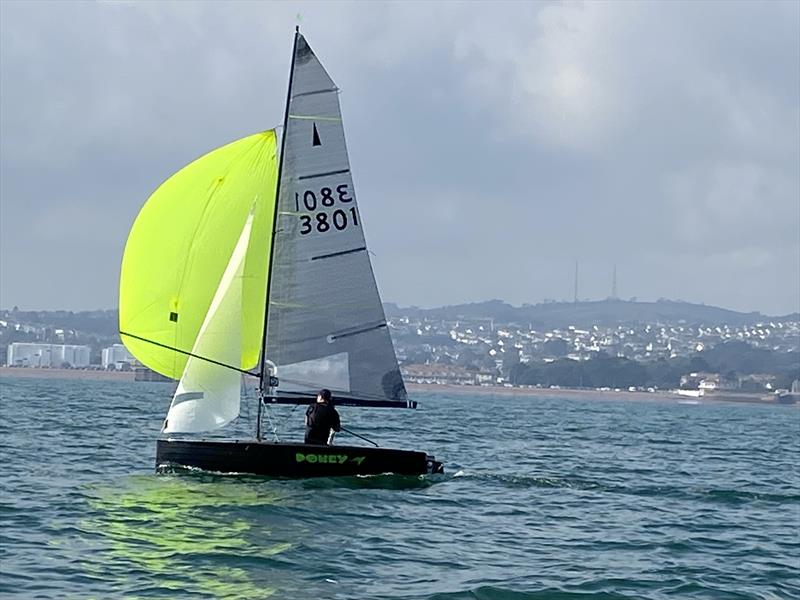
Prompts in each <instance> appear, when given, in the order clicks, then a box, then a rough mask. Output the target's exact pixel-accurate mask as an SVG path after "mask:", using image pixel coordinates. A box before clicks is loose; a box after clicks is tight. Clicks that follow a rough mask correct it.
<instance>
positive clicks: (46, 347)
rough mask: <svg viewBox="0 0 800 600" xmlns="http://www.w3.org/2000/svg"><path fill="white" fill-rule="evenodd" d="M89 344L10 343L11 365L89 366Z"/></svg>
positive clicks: (9, 360)
mask: <svg viewBox="0 0 800 600" xmlns="http://www.w3.org/2000/svg"><path fill="white" fill-rule="evenodd" d="M90 356H91V350H90V349H89V346H76V345H72V344H39V343H33V342H14V343H13V344H9V345H8V358H7V360H6V362H7V364H8V366H9V367H39V368H42V367H48V368H49V367H52V368H60V367H63V366H69V367H78V368H79V367H88V366H89V360H90Z"/></svg>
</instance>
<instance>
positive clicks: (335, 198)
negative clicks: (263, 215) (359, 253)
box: [294, 183, 358, 235]
mask: <svg viewBox="0 0 800 600" xmlns="http://www.w3.org/2000/svg"><path fill="white" fill-rule="evenodd" d="M352 202H353V196H351V195H350V189H349V184H347V183H343V184H341V185H337V186H335V187H327V186H326V187H323V188H319V189H318V190H304V191H302V192H295V194H294V207H295V210H296V211H297V212H298V213H299V212H304V213H305V212H308V213H311V214H301V215H299V217H300V235H308V234H309V233H311V232H312V231H316V232H318V233H327V232H329V231H344V230H345V229H347V228H348V227H358V212H357V211H356V207H355V206H345V207H344V208H336V209H335V210H333V211H330V212H329V211H327V210H325V209H328V208H334V207H336V206H337V205H341V204H345V205H347V204H350V203H352Z"/></svg>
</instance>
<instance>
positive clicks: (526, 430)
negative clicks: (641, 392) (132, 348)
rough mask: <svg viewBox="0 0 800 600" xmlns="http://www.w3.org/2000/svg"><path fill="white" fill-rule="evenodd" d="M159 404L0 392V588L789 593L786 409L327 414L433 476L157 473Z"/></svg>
mask: <svg viewBox="0 0 800 600" xmlns="http://www.w3.org/2000/svg"><path fill="white" fill-rule="evenodd" d="M170 392H171V388H170V386H169V384H159V383H136V382H113V381H112V382H107V381H106V382H99V381H80V380H63V381H62V380H56V379H49V380H48V379H40V380H34V379H13V378H3V379H0V409H2V414H1V415H0V417H1V418H0V443H1V444H2V448H1V456H2V460H1V461H0V483H1V484H2V486H1V487H2V489H1V490H0V597H3V598H25V599H29V598H48V599H50V598H81V599H90V598H96V599H106V598H170V599H176V598H198V599H201V598H231V599H257V598H276V599H283V598H288V599H324V598H335V599H339V598H341V599H353V598H366V599H373V598H374V599H404V600H405V599H409V600H410V599H426V600H467V599H481V600H501V599H509V600H528V599H530V600H539V599H553V600H589V599H598V600H600V599H602V600H616V599H619V600H627V599H640V598H641V599H652V600H661V599H667V598H669V599H673V598H692V599H742V600H744V599H761V600H778V599H791V598H800V460H799V459H800V410H798V408H797V407H792V406H776V405H770V406H766V405H763V406H762V405H745V404H724V403H715V404H702V403H701V404H696V405H690V404H680V403H678V402H676V401H674V400H667V399H661V400H653V401H631V400H626V399H625V398H624V394H620V397H619V398H618V399H584V400H575V399H564V398H559V397H558V395H557V391H554V392H553V396H552V397H524V398H523V397H512V396H491V395H463V394H458V395H447V394H440V393H418V394H415V397H416V399H417V400H418V401H419V403H420V404H419V408H418V409H417V410H392V409H374V410H367V409H363V408H347V407H342V408H340V409H339V410H340V413H341V414H342V420H343V423H344V424H345V426H346V427H348V428H350V429H352V430H353V431H356V432H359V433H360V434H362V435H364V436H366V437H368V438H370V439H372V440H374V441H375V442H377V443H378V444H380V445H381V446H388V447H398V448H405V449H415V450H424V451H427V452H428V453H430V454H434V455H435V456H436V458H437V459H439V460H442V461H443V462H444V463H445V469H446V471H445V474H444V475H434V476H425V477H398V476H391V475H382V476H375V477H348V478H322V479H307V480H287V479H269V478H263V477H254V476H230V475H229V476H223V475H215V474H209V473H201V472H195V473H181V474H171V475H156V474H155V473H154V455H155V439H156V437H157V435H158V431H159V427H160V425H161V422H162V419H163V417H164V414H165V412H166V409H167V407H168V405H169V400H170ZM251 405H252V403H251V402H249V401H248V402H245V405H244V407H243V411H242V416H241V417H240V420H239V421H240V422H239V423H237V424H236V426H235V428H238V429H239V431H240V433H241V434H242V435H246V433H247V430H248V429H249V427H250V426H251V425H252V423H253V420H254V414H253V413H254V412H255V407H254V406H252V408H251ZM303 412H304V411H303V409H302V408H299V409H297V408H296V407H280V410H272V411H271V412H270V414H269V415H268V416H269V420H268V423H267V421H265V423H267V427H266V428H267V431H268V434H269V436H270V437H273V436H274V435H276V433H277V435H278V436H279V437H280V439H282V440H292V439H298V440H299V439H301V438H302V432H303V425H302V416H303ZM338 441H339V442H341V443H345V442H346V443H360V441H359V440H358V439H356V438H345V437H339V438H338Z"/></svg>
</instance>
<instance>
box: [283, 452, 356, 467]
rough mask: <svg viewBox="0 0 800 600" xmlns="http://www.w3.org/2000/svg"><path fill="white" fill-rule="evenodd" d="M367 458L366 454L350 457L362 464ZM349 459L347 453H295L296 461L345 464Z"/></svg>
mask: <svg viewBox="0 0 800 600" xmlns="http://www.w3.org/2000/svg"><path fill="white" fill-rule="evenodd" d="M365 458H366V456H354V457H352V458H351V459H350V462H354V463H356V464H357V465H360V464H361V463H362V462H364V459H365ZM347 459H348V456H347V454H303V453H302V452H298V453H297V454H295V455H294V460H295V462H299V463H301V462H307V463H312V464H314V463H321V464H324V465H343V464H344V463H346V462H347Z"/></svg>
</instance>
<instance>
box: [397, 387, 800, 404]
mask: <svg viewBox="0 0 800 600" xmlns="http://www.w3.org/2000/svg"><path fill="white" fill-rule="evenodd" d="M406 387H407V388H408V391H409V392H415V391H419V392H429V393H447V394H468V395H488V396H514V397H536V398H543V397H546V398H560V399H565V400H632V401H638V402H642V401H644V402H647V401H649V402H663V401H674V402H677V403H682V404H705V403H709V402H733V403H747V404H767V405H771V404H780V403H779V402H778V401H777V400H774V399H772V398H769V397H768V395H767V394H763V393H738V392H717V393H707V394H706V395H704V396H700V397H699V398H688V397H686V396H682V395H680V394H678V393H677V392H675V391H672V390H657V391H655V392H639V391H636V392H629V391H628V390H620V391H615V390H593V389H581V388H553V389H550V388H536V387H504V386H484V385H480V386H477V385H446V384H445V385H442V384H422V383H409V384H406ZM765 398H768V399H765ZM795 406H800V405H795Z"/></svg>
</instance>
